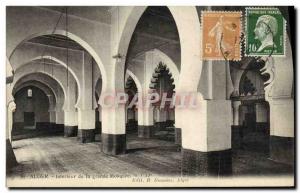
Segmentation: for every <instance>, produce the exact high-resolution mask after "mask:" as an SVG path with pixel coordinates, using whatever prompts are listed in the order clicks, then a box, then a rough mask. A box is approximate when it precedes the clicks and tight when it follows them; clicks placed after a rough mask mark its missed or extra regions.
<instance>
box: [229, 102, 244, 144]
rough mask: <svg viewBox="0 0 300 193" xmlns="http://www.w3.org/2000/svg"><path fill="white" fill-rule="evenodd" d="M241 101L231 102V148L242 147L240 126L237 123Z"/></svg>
mask: <svg viewBox="0 0 300 193" xmlns="http://www.w3.org/2000/svg"><path fill="white" fill-rule="evenodd" d="M240 105H241V101H232V119H233V120H232V125H231V143H232V148H240V147H241V146H242V140H243V139H242V138H243V135H242V129H243V128H242V126H241V125H240V122H239V114H240V112H239V109H240Z"/></svg>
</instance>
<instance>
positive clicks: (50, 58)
mask: <svg viewBox="0 0 300 193" xmlns="http://www.w3.org/2000/svg"><path fill="white" fill-rule="evenodd" d="M42 59H49V60H52V61H54V62H56V63H58V64H59V65H61V66H62V67H64V68H65V69H67V70H68V71H69V72H70V73H71V74H72V76H73V78H74V79H75V81H76V85H77V89H78V93H79V95H78V97H77V100H76V103H75V106H77V104H78V103H79V100H80V97H81V95H80V94H81V89H80V86H79V85H80V81H79V78H78V77H77V75H76V74H75V72H74V71H73V70H72V69H71V68H68V67H67V64H65V63H64V62H63V61H61V60H59V59H58V58H56V57H53V56H49V55H44V56H38V57H35V58H32V59H30V60H29V61H25V62H24V63H23V64H22V65H21V66H19V68H17V69H15V70H16V71H17V70H18V69H20V68H22V67H23V66H25V65H26V64H30V62H33V61H35V60H42Z"/></svg>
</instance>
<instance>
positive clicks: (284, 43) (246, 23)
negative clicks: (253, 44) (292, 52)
mask: <svg viewBox="0 0 300 193" xmlns="http://www.w3.org/2000/svg"><path fill="white" fill-rule="evenodd" d="M248 9H276V10H279V9H278V8H276V7H246V8H245V45H244V50H245V56H249V57H251V56H252V57H262V56H265V57H266V56H268V55H267V54H247V51H246V49H247V45H248V36H247V32H248ZM279 11H280V10H279ZM280 13H281V12H280ZM281 15H282V13H281ZM282 17H283V16H282ZM286 25H287V23H286V20H285V18H284V17H283V55H271V56H272V57H276V58H277V57H278V58H284V57H285V54H286Z"/></svg>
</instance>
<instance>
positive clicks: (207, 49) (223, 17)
mask: <svg viewBox="0 0 300 193" xmlns="http://www.w3.org/2000/svg"><path fill="white" fill-rule="evenodd" d="M241 18H242V12H226V11H203V12H202V53H203V59H205V60H240V59H241V41H240V39H241V38H240V37H241Z"/></svg>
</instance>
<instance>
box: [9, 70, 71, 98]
mask: <svg viewBox="0 0 300 193" xmlns="http://www.w3.org/2000/svg"><path fill="white" fill-rule="evenodd" d="M22 68H24V66H23V67H22ZM20 69H21V68H19V69H18V71H20ZM18 71H16V75H17V74H18ZM35 73H37V74H38V73H40V74H44V75H47V76H48V77H50V78H52V79H53V80H55V81H56V82H57V83H58V84H59V85H60V87H61V89H62V90H63V94H64V96H67V95H66V93H67V91H66V88H65V87H64V84H63V83H62V82H61V81H60V80H59V79H57V78H56V77H54V76H52V75H51V74H50V73H48V72H45V71H33V72H30V73H27V74H21V75H19V77H17V76H16V77H15V78H16V79H15V80H14V82H13V83H12V87H13V88H14V87H15V85H16V83H17V82H18V81H19V80H20V79H22V78H23V77H24V76H28V75H30V74H35Z"/></svg>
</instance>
